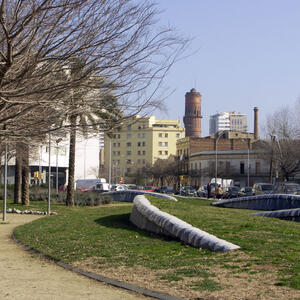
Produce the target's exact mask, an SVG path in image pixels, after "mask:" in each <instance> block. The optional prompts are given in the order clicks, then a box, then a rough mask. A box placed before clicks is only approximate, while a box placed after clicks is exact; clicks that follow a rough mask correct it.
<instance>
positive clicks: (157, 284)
mask: <svg viewBox="0 0 300 300" xmlns="http://www.w3.org/2000/svg"><path fill="white" fill-rule="evenodd" d="M243 256H244V254H242V253H241V255H238V256H237V257H236V260H237V261H236V262H230V263H228V266H229V268H226V267H220V266H211V267H207V272H208V273H209V274H211V275H210V277H209V280H211V281H212V282H214V283H215V284H216V286H221V289H220V290H215V291H209V290H203V288H202V290H195V289H194V288H193V286H195V284H197V283H199V282H200V283H201V282H202V281H203V280H205V278H203V277H200V276H198V277H185V276H180V277H181V279H179V280H178V278H177V279H174V278H173V280H170V281H168V280H162V279H161V278H162V277H164V276H163V275H164V274H165V275H167V274H168V276H172V274H175V272H176V271H178V270H151V269H148V268H145V267H141V266H136V267H125V266H118V267H109V266H106V265H103V264H101V263H99V259H100V258H99V257H97V258H89V259H87V260H85V261H81V262H78V263H75V264H74V265H75V266H77V267H79V268H81V269H84V270H86V271H89V272H94V273H96V274H101V275H103V276H106V277H109V278H114V279H117V280H120V281H123V282H128V283H131V284H134V285H137V286H140V287H143V288H146V289H151V290H156V291H160V292H162V293H167V294H170V295H174V296H179V297H183V298H186V299H195V300H196V299H230V300H231V299H239V300H242V299H243V300H244V299H298V300H299V299H300V291H299V290H294V289H291V288H288V287H283V286H276V285H275V284H276V282H277V270H276V268H275V267H274V266H269V265H268V266H266V265H264V266H256V265H253V266H251V270H250V268H249V266H248V265H247V264H246V263H245V262H242V261H241V258H242V257H243ZM245 258H246V257H245ZM199 268H201V266H199ZM185 269H186V267H185Z"/></svg>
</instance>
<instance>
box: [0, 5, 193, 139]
mask: <svg viewBox="0 0 300 300" xmlns="http://www.w3.org/2000/svg"><path fill="white" fill-rule="evenodd" d="M157 14H158V11H157V9H156V5H155V4H154V3H153V2H152V1H142V2H136V1H134V0H109V1H101V0H100V1H99V0H44V1H42V0H31V1H29V0H24V1H19V0H10V1H7V0H2V1H1V4H0V33H1V34H0V95H1V97H0V112H1V117H0V123H11V122H14V123H16V122H17V121H19V120H24V119H25V120H26V121H28V113H29V114H30V113H31V112H32V111H33V110H34V109H36V106H37V105H38V106H39V107H40V108H43V109H49V108H52V112H53V113H54V114H55V113H57V112H59V116H60V117H61V119H62V120H65V119H66V117H67V116H70V115H72V114H78V112H79V111H80V110H84V109H85V108H86V105H90V106H92V105H93V106H94V107H99V106H101V101H99V99H97V98H96V97H94V98H93V99H91V98H90V99H89V100H88V101H87V100H86V101H85V103H84V105H82V106H79V107H76V108H74V106H72V105H69V104H70V102H71V99H70V94H71V92H72V90H73V89H74V87H75V86H76V87H77V88H78V87H84V88H85V90H86V91H87V93H88V91H89V90H94V89H101V93H102V95H104V94H105V93H106V92H111V91H112V90H113V91H115V95H116V96H117V98H118V99H119V102H118V105H119V108H120V109H121V110H122V111H124V112H126V114H125V115H126V117H128V116H132V115H133V114H136V113H138V112H141V111H145V110H153V108H155V107H157V103H158V102H157V100H158V99H155V96H154V95H155V92H157V90H158V88H159V87H160V86H161V82H162V79H163V78H164V76H165V75H166V73H167V72H168V70H169V68H170V67H171V66H172V64H173V63H174V61H175V60H176V59H177V58H178V55H179V54H180V53H182V50H183V48H184V47H185V46H186V43H187V40H186V39H182V38H179V37H178V36H177V35H175V34H174V32H173V31H172V30H171V29H170V28H166V29H158V28H156V27H155V26H154V25H155V18H156V16H157ZM73 57H84V58H86V67H87V68H86V70H87V71H86V72H84V73H82V74H80V76H77V77H73V78H68V77H67V76H63V74H62V73H63V72H62V70H68V68H69V65H70V59H71V58H73ZM91 75H92V76H99V77H101V78H105V80H102V83H100V84H99V82H96V83H95V81H93V80H90V81H88V80H86V79H87V78H91ZM146 88H149V92H148V93H146ZM159 100H161V99H159ZM2 112H5V114H4V115H3V114H2ZM125 115H124V116H125ZM112 122H113V121H112ZM107 123H108V120H106V121H105V124H106V125H107ZM99 124H102V125H103V124H104V122H101V120H99ZM27 128H28V127H27ZM17 133H18V132H17V131H13V130H12V128H11V134H17ZM23 134H24V132H23Z"/></svg>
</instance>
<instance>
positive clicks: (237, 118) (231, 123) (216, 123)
mask: <svg viewBox="0 0 300 300" xmlns="http://www.w3.org/2000/svg"><path fill="white" fill-rule="evenodd" d="M222 130H231V131H242V132H247V130H248V126H247V117H246V115H243V114H241V113H236V112H222V113H218V114H215V115H212V116H210V119H209V134H215V133H217V132H219V131H222Z"/></svg>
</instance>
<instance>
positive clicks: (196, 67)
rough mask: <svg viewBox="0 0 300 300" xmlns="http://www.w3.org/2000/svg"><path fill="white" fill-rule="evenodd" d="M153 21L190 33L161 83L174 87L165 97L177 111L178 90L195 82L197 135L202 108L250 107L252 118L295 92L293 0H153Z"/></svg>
mask: <svg viewBox="0 0 300 300" xmlns="http://www.w3.org/2000/svg"><path fill="white" fill-rule="evenodd" d="M158 3H159V5H158V6H159V8H160V9H162V10H164V11H163V13H162V14H161V16H160V18H161V21H160V23H162V24H168V23H169V24H170V25H172V27H174V28H176V29H177V30H178V31H179V32H180V33H181V34H182V35H185V36H190V37H193V38H194V40H193V42H192V44H191V48H190V51H189V52H193V51H195V50H198V51H197V53H196V54H194V55H192V56H190V57H188V58H187V59H185V60H183V61H180V62H179V63H177V64H176V65H175V66H174V67H173V69H172V71H171V72H170V73H169V74H168V77H167V79H166V81H165V85H166V86H168V87H169V88H170V89H173V88H174V89H175V92H174V93H173V94H172V95H171V96H170V97H169V98H168V99H167V100H166V106H167V110H168V113H167V114H166V113H161V112H158V111H157V112H156V113H155V115H156V117H157V118H163V119H167V118H168V119H180V120H181V121H182V118H183V115H184V101H185V98H184V95H185V93H186V92H187V91H189V90H190V89H191V88H193V87H195V88H196V89H197V91H199V92H200V93H201V94H202V115H203V119H202V136H206V135H208V123H209V116H210V115H212V114H215V113H216V112H222V111H237V112H241V113H243V114H246V115H247V117H248V127H249V131H250V132H253V107H254V106H257V107H258V108H259V125H260V127H261V125H263V124H264V122H265V117H266V115H267V114H269V113H272V112H274V111H275V110H277V109H279V108H281V107H282V106H283V105H293V104H294V103H295V102H296V100H297V99H298V98H299V96H300V1H299V0H186V1H183V0H159V1H158Z"/></svg>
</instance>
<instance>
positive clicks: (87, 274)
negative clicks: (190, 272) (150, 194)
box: [12, 231, 184, 300]
mask: <svg viewBox="0 0 300 300" xmlns="http://www.w3.org/2000/svg"><path fill="white" fill-rule="evenodd" d="M12 239H13V240H14V241H15V242H16V243H18V244H20V245H21V246H22V247H23V248H24V249H25V250H26V251H28V252H30V253H33V254H35V255H38V256H39V257H42V258H44V259H47V260H49V261H51V262H53V263H55V264H56V265H58V266H60V267H62V268H64V269H66V270H68V271H72V272H75V273H77V274H79V275H82V276H85V277H88V278H90V279H93V280H96V281H99V282H103V283H106V284H108V285H111V286H114V287H117V288H121V289H125V290H128V291H132V292H135V293H137V294H140V295H144V296H147V297H152V298H155V299H161V300H184V298H180V297H176V296H172V295H168V294H164V293H160V292H158V291H152V290H148V289H144V288H141V287H139V286H136V285H133V284H130V283H126V282H121V281H118V280H115V279H112V278H108V277H105V276H102V275H99V274H96V273H92V272H86V271H84V270H82V269H80V268H77V267H73V266H71V265H69V264H67V263H64V262H62V261H59V260H57V259H55V258H53V257H51V256H48V255H46V254H43V253H41V252H40V251H38V250H35V249H32V248H31V247H29V246H28V245H26V244H24V243H22V242H21V241H19V240H18V239H17V238H16V236H15V231H13V234H12Z"/></svg>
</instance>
